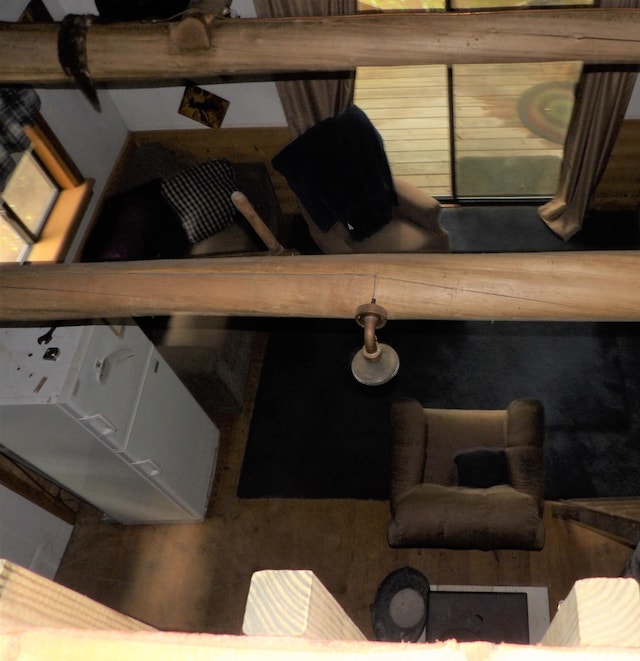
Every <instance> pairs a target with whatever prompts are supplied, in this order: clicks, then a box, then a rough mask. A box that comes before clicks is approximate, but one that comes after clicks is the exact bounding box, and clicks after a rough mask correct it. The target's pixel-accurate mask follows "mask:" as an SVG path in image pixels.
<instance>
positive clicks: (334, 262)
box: [0, 251, 640, 321]
mask: <svg viewBox="0 0 640 661" xmlns="http://www.w3.org/2000/svg"><path fill="white" fill-rule="evenodd" d="M637 282H640V253H638V252H637V251H612V252H599V251H589V252H582V253H581V252H553V253H496V254H396V255H364V254H360V255H331V256H327V255H313V256H287V257H236V258H222V259H183V260H175V261H147V262H111V263H93V264H92V263H79V264H50V265H31V266H20V265H14V264H10V265H2V266H0V320H5V321H20V320H22V321H27V320H62V319H85V318H90V317H118V316H123V315H124V316H131V315H133V316H136V315H137V316H144V315H155V314H169V313H174V312H177V313H190V314H199V315H214V316H217V315H232V316H256V317H326V318H343V319H349V318H354V316H355V311H356V308H357V307H358V306H359V305H361V304H363V303H368V302H370V300H371V298H372V297H374V296H375V298H376V299H377V302H378V303H379V304H380V305H382V306H383V307H385V308H386V309H387V311H388V313H389V319H479V320H514V321H527V320H557V321H585V320H586V321H640V287H636V286H633V285H632V284H631V283H637Z"/></svg>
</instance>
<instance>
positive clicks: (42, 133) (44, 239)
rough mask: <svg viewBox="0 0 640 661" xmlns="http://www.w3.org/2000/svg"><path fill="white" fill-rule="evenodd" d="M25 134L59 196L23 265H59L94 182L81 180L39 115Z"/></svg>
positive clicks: (87, 203)
mask: <svg viewBox="0 0 640 661" xmlns="http://www.w3.org/2000/svg"><path fill="white" fill-rule="evenodd" d="M24 132H25V134H26V135H27V137H28V138H29V140H30V142H31V144H32V148H33V152H34V154H35V155H36V156H37V157H38V159H39V161H40V162H41V163H42V165H43V166H44V169H45V170H46V172H47V173H48V175H49V176H50V177H51V179H52V180H53V181H54V183H55V184H56V185H57V186H58V188H59V189H60V192H59V194H58V196H57V198H56V200H55V202H54V204H53V205H52V207H51V209H50V211H49V214H48V216H47V218H46V220H45V221H44V223H43V226H42V229H41V231H40V233H39V236H38V238H37V240H36V241H35V242H34V243H33V244H32V245H31V246H30V247H29V249H28V251H27V254H26V256H25V258H24V259H23V263H30V262H61V261H64V259H65V257H66V256H67V254H68V252H69V248H70V247H71V242H72V240H73V238H74V236H75V234H76V232H77V230H78V227H79V225H80V222H81V221H82V218H83V217H84V214H85V212H86V210H87V208H88V205H89V200H90V199H91V196H92V194H93V186H94V183H95V181H94V180H93V179H85V178H84V177H83V176H82V174H81V173H80V171H79V170H78V168H77V167H76V165H75V164H74V162H73V161H72V160H71V157H70V156H69V154H68V153H67V152H66V151H65V149H64V147H63V146H62V145H61V144H60V142H59V141H58V139H57V138H56V136H55V135H54V133H53V131H52V130H51V128H50V127H49V125H48V124H47V123H46V121H45V120H44V118H43V117H42V115H40V114H38V115H37V116H36V118H35V120H34V122H33V124H29V125H26V126H24Z"/></svg>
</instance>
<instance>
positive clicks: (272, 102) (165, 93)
mask: <svg viewBox="0 0 640 661" xmlns="http://www.w3.org/2000/svg"><path fill="white" fill-rule="evenodd" d="M58 1H60V0H58ZM67 1H69V0H67ZM71 1H73V0H71ZM85 1H87V0H85ZM90 1H92V0H90ZM233 9H234V11H236V12H237V13H238V15H239V16H240V18H255V17H256V11H255V7H254V5H253V0H233ZM233 20H237V19H233ZM195 82H197V81H195ZM202 87H204V89H207V90H209V91H211V92H213V93H214V94H217V95H218V96H221V97H222V98H223V99H226V100H227V101H229V109H228V110H227V114H226V116H225V118H224V121H223V124H222V126H223V127H224V128H238V127H250V126H286V125H287V121H286V119H285V116H284V112H283V111H282V104H281V103H280V99H279V97H278V92H277V91H276V86H275V83H272V82H259V83H227V84H223V85H202ZM183 92H184V87H162V88H136V89H130V88H129V89H111V90H110V91H109V93H110V95H111V97H112V99H113V101H114V103H115V105H116V107H117V108H118V110H119V112H120V114H121V115H122V118H123V119H124V122H125V124H126V125H127V128H128V129H129V130H130V131H152V130H175V129H202V128H203V125H202V124H200V123H199V122H196V121H194V120H193V119H189V118H188V117H184V116H183V115H179V114H178V106H179V105H180V100H181V99H182V94H183Z"/></svg>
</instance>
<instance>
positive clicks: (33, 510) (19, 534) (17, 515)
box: [0, 485, 73, 579]
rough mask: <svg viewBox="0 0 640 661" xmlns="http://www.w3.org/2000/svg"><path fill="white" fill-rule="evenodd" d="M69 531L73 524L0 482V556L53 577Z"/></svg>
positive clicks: (71, 529)
mask: <svg viewBox="0 0 640 661" xmlns="http://www.w3.org/2000/svg"><path fill="white" fill-rule="evenodd" d="M25 521H29V523H30V525H28V526H25V525H24V522H25ZM72 531H73V526H71V525H69V524H68V523H66V522H64V521H62V520H61V519H59V518H58V517H56V516H54V515H53V514H50V513H49V512H47V511H46V510H44V509H42V508H41V507H38V506H37V505H34V504H33V503H32V502H31V501H29V500H27V499H26V498H23V497H22V496H19V495H18V494H17V493H14V492H13V491H11V490H10V489H7V488H6V487H3V486H2V485H0V558H4V559H5V560H11V562H15V563H16V564H18V565H20V566H21V567H26V568H27V569H30V570H31V571H34V572H36V574H40V575H41V576H45V577H46V578H51V579H53V578H54V577H55V574H56V571H57V569H58V566H59V565H60V560H61V559H62V555H63V553H64V550H65V548H66V546H67V543H68V541H69V537H71V533H72Z"/></svg>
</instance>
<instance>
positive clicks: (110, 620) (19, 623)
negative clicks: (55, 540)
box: [0, 560, 153, 659]
mask: <svg viewBox="0 0 640 661" xmlns="http://www.w3.org/2000/svg"><path fill="white" fill-rule="evenodd" d="M36 627H46V628H48V629H93V630H97V629H106V630H110V631H113V630H118V631H152V630H153V627H150V626H149V625H147V624H144V623H142V622H139V621H138V620H134V619H133V618H132V617H128V616H127V615H123V614H122V613H118V612H117V611H114V610H113V609H111V608H107V607H106V606H103V605H102V604H99V603H98V602H96V601H93V600H92V599H89V597H85V596H84V595H82V594H80V593H78V592H74V591H73V590H70V589H69V588H65V587H64V586H62V585H58V584H57V583H54V581H50V580H49V579H47V578H44V577H42V576H39V575H38V574H34V573H33V572H32V571H29V570H28V569H25V568H23V567H20V566H19V565H16V564H14V563H13V562H10V561H9V560H0V631H5V632H6V631H18V630H24V629H31V628H36ZM0 658H2V659H9V658H15V657H14V656H13V655H9V656H3V654H2V652H1V651H0Z"/></svg>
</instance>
